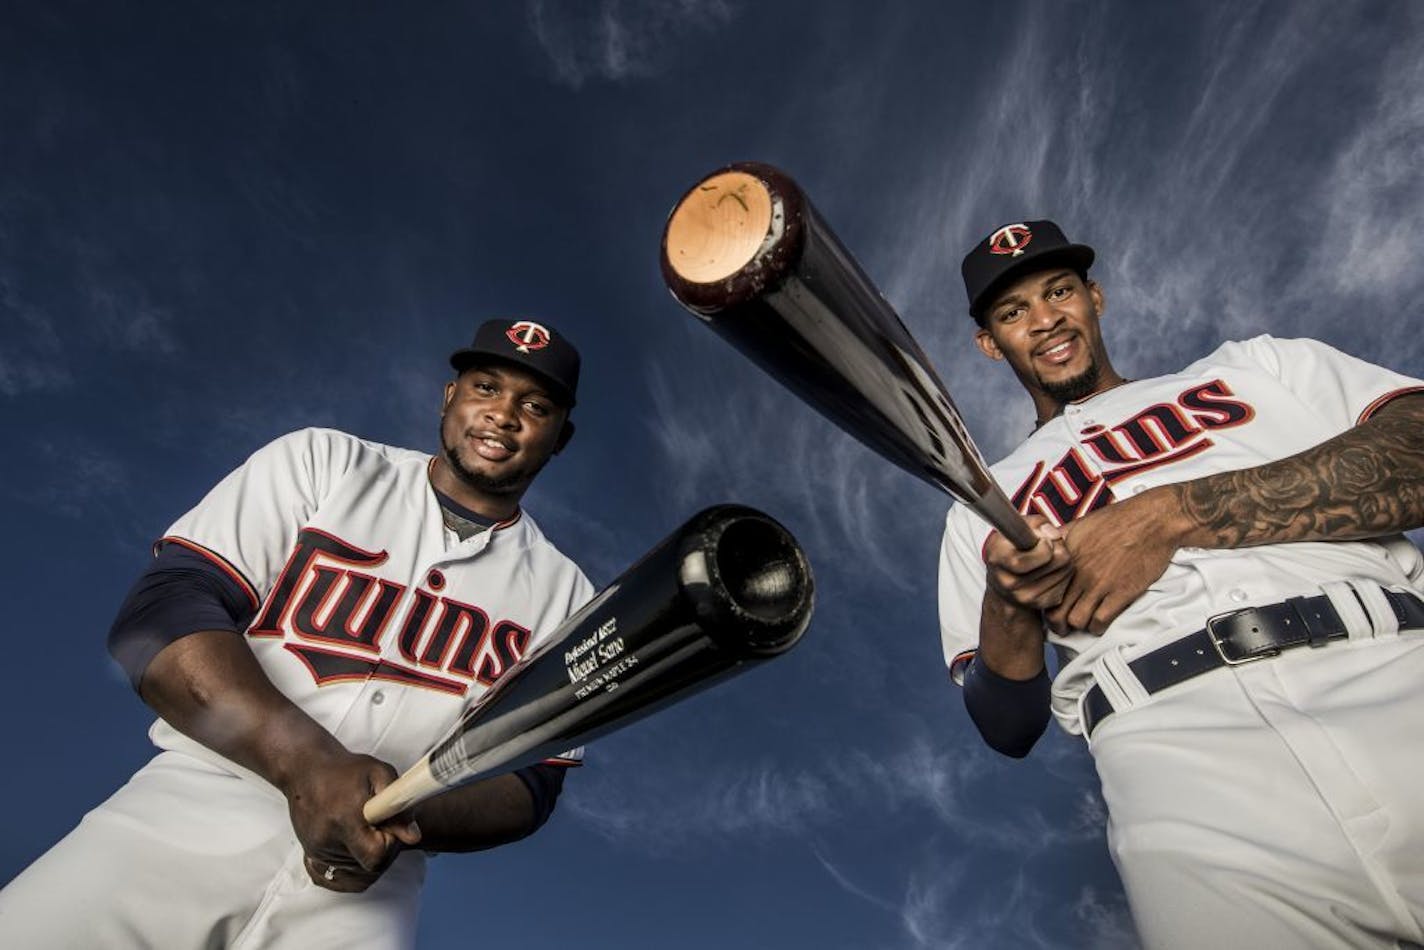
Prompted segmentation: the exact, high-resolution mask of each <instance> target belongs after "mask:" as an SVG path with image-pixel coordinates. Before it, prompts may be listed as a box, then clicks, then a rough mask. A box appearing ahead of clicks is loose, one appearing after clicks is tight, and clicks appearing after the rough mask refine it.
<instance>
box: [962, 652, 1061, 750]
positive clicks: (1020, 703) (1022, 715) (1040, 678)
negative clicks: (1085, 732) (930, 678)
mask: <svg viewBox="0 0 1424 950" xmlns="http://www.w3.org/2000/svg"><path fill="white" fill-rule="evenodd" d="M1050 685H1051V681H1050V680H1049V678H1048V670H1046V669H1045V670H1041V671H1040V672H1039V674H1038V675H1037V676H1035V677H1034V678H1033V679H1031V680H1011V679H1006V678H1004V677H1002V676H1000V675H999V674H998V673H995V672H994V671H993V670H991V669H989V668H988V667H987V666H985V665H984V664H982V663H980V662H979V659H978V658H977V657H976V658H974V659H973V660H971V661H970V663H969V668H968V669H967V670H965V671H964V708H965V709H967V710H968V711H969V718H970V719H972V720H974V725H975V726H977V727H978V728H979V734H980V735H981V736H983V737H984V741H985V742H986V743H988V744H989V747H990V748H991V749H993V750H995V751H996V752H1002V753H1003V754H1004V755H1007V756H1011V757H1013V758H1015V759H1021V758H1023V757H1024V756H1026V755H1028V752H1029V750H1030V749H1032V748H1033V744H1034V743H1035V742H1037V741H1038V737H1039V736H1041V735H1043V730H1044V729H1046V728H1047V727H1048V718H1049V708H1048V699H1049V695H1048V694H1049V687H1050Z"/></svg>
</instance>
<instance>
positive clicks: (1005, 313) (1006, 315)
mask: <svg viewBox="0 0 1424 950" xmlns="http://www.w3.org/2000/svg"><path fill="white" fill-rule="evenodd" d="M1021 316H1023V307H1013V308H1011V309H1009V310H1000V311H999V322H1000V323H1009V322H1011V321H1014V320H1017V319H1018V318H1019V317H1021Z"/></svg>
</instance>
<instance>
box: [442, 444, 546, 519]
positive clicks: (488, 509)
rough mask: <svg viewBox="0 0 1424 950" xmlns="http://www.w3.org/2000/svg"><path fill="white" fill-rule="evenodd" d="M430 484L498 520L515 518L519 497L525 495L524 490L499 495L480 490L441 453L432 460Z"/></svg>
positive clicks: (481, 513)
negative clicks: (461, 475) (459, 474)
mask: <svg viewBox="0 0 1424 950" xmlns="http://www.w3.org/2000/svg"><path fill="white" fill-rule="evenodd" d="M430 484H431V486H432V487H434V488H435V489H436V490H437V491H439V492H440V493H441V494H443V495H445V496H447V497H448V498H451V499H453V500H454V501H455V502H456V503H457V504H460V505H463V506H464V507H466V508H468V509H470V510H471V511H473V512H475V513H476V514H479V515H481V516H482V517H485V518H489V519H491V520H492V521H496V522H499V521H508V520H509V519H510V518H513V517H514V515H515V514H516V513H517V512H518V511H519V499H520V498H522V497H524V492H523V491H519V492H511V493H509V494H498V495H496V494H491V493H489V492H483V491H480V490H479V489H477V488H475V487H474V486H473V485H471V484H469V483H468V482H466V481H465V480H464V479H462V478H460V477H459V476H458V475H456V474H455V473H454V472H453V471H451V469H450V464H449V463H448V462H446V461H445V459H443V458H441V457H440V456H439V455H437V456H435V457H434V458H433V459H431V462H430Z"/></svg>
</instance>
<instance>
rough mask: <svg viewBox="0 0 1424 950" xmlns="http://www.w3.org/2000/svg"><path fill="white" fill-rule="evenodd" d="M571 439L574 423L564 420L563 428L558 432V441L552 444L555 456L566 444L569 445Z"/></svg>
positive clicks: (570, 420)
mask: <svg viewBox="0 0 1424 950" xmlns="http://www.w3.org/2000/svg"><path fill="white" fill-rule="evenodd" d="M573 437H574V421H573V420H572V419H565V420H564V427H563V428H562V429H560V430H559V440H558V441H557V442H555V443H554V452H555V454H557V453H559V452H562V451H563V450H564V446H566V445H568V444H569V440H570V439H572V438H573Z"/></svg>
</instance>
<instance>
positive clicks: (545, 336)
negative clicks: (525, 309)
mask: <svg viewBox="0 0 1424 950" xmlns="http://www.w3.org/2000/svg"><path fill="white" fill-rule="evenodd" d="M504 335H505V336H507V337H509V342H511V343H513V344H514V348H515V349H516V350H518V351H519V352H521V353H528V352H529V351H531V350H542V349H543V348H544V347H546V346H548V345H549V331H548V330H546V329H544V328H543V327H541V326H540V325H539V324H537V323H535V322H534V321H532V320H520V321H519V322H518V323H516V324H514V325H513V326H512V327H510V328H509V329H508V330H505V331H504Z"/></svg>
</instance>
